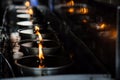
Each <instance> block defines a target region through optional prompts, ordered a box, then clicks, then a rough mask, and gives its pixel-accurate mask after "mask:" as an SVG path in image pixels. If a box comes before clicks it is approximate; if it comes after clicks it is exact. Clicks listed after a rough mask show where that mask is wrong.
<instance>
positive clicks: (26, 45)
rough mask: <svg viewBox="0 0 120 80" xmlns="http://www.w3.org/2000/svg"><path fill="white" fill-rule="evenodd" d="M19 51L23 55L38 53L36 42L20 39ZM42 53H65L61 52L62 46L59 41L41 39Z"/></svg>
mask: <svg viewBox="0 0 120 80" xmlns="http://www.w3.org/2000/svg"><path fill="white" fill-rule="evenodd" d="M19 44H20V51H21V52H23V53H24V55H25V56H28V55H38V43H37V41H36V40H24V41H20V43H19ZM42 46H43V49H42V50H43V54H44V55H65V54H64V53H62V46H61V45H60V43H58V42H56V41H53V40H43V41H42Z"/></svg>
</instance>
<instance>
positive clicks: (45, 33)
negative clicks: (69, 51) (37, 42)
mask: <svg viewBox="0 0 120 80" xmlns="http://www.w3.org/2000/svg"><path fill="white" fill-rule="evenodd" d="M18 32H19V35H20V37H21V40H27V39H33V40H34V39H36V37H37V36H36V34H35V33H34V31H33V29H20V30H18ZM40 33H41V35H42V37H43V39H51V40H55V41H59V40H58V38H57V36H56V35H55V33H54V32H53V31H51V30H48V29H42V30H40Z"/></svg>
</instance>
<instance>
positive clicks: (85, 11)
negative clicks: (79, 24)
mask: <svg viewBox="0 0 120 80" xmlns="http://www.w3.org/2000/svg"><path fill="white" fill-rule="evenodd" d="M77 13H80V14H87V13H88V8H80V9H78V10H77Z"/></svg>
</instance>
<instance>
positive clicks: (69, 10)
mask: <svg viewBox="0 0 120 80" xmlns="http://www.w3.org/2000/svg"><path fill="white" fill-rule="evenodd" d="M66 5H67V6H71V8H69V9H68V12H69V13H74V12H76V13H80V14H87V13H88V8H87V7H80V8H79V9H75V8H73V6H75V2H74V1H73V0H70V1H69V2H67V3H66Z"/></svg>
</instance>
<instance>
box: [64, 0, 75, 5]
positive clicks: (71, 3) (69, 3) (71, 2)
mask: <svg viewBox="0 0 120 80" xmlns="http://www.w3.org/2000/svg"><path fill="white" fill-rule="evenodd" d="M66 5H67V6H74V5H75V3H74V1H73V0H71V1H69V2H67V4H66Z"/></svg>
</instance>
